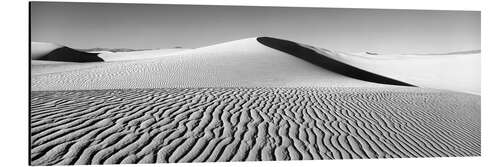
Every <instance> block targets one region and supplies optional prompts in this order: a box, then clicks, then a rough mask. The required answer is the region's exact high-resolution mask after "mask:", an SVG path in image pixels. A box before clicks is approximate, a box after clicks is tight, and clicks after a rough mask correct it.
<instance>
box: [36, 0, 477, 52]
mask: <svg viewBox="0 0 500 167" xmlns="http://www.w3.org/2000/svg"><path fill="white" fill-rule="evenodd" d="M30 17H31V40H32V41H40V42H52V43H58V44H63V45H66V46H69V47H73V48H93V47H106V48H135V49H140V48H171V47H175V46H182V47H186V48H196V47H202V46H207V45H211V44H216V43H220V42H225V41H231V40H237V39H241V38H248V37H257V36H271V37H277V38H283V39H288V40H292V41H297V42H302V43H306V44H310V45H313V46H317V47H323V48H326V49H331V50H340V51H347V52H364V51H371V52H380V53H441V52H452V51H463V50H476V49H480V44H481V43H480V40H481V39H480V38H481V37H480V33H481V27H480V24H481V20H480V12H478V11H423V10H385V9H384V10H382V9H340V8H283V7H238V6H190V5H166V4H103V3H57V2H50V3H49V2H32V3H31V16H30Z"/></svg>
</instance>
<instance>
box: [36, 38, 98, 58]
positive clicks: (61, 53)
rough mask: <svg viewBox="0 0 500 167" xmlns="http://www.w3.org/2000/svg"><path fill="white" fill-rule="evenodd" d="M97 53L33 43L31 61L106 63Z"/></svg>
mask: <svg viewBox="0 0 500 167" xmlns="http://www.w3.org/2000/svg"><path fill="white" fill-rule="evenodd" d="M97 55H98V54H97V53H87V52H83V51H78V50H75V49H72V48H69V47H66V46H60V45H55V44H50V43H41V42H32V43H31V59H33V60H48V61H62V62H100V61H104V60H103V59H101V58H100V57H99V56H97Z"/></svg>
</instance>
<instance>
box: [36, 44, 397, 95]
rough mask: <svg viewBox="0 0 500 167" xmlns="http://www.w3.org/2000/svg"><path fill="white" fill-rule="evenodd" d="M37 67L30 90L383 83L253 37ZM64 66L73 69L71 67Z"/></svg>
mask: <svg viewBox="0 0 500 167" xmlns="http://www.w3.org/2000/svg"><path fill="white" fill-rule="evenodd" d="M70 66H71V67H69V66H66V67H65V68H60V69H61V70H62V71H61V72H58V71H57V70H51V72H50V73H43V74H39V73H37V72H33V73H32V76H31V79H32V86H31V88H32V90H35V91H40V90H82V89H84V90H88V89H120V88H165V87H339V86H343V87H367V86H369V87H384V86H388V85H382V84H376V83H371V82H365V81H361V80H357V79H353V78H350V77H346V76H343V75H340V74H336V73H333V72H331V71H328V70H326V69H323V68H321V67H318V66H316V65H314V64H311V63H309V62H306V61H303V60H301V59H299V58H296V57H294V56H291V55H289V54H286V53H283V52H280V51H278V50H275V49H272V48H269V47H266V46H264V45H262V44H260V43H259V42H257V41H256V39H255V38H248V39H243V40H237V41H231V42H227V43H222V44H218V45H213V46H208V47H203V48H198V49H193V50H187V51H180V52H174V53H171V54H169V55H168V56H164V57H161V58H156V59H144V60H136V61H117V62H108V63H97V64H96V63H93V64H92V65H91V66H92V68H87V67H88V66H89V65H88V64H87V63H78V64H72V65H70ZM66 69H74V70H72V71H67V70H66Z"/></svg>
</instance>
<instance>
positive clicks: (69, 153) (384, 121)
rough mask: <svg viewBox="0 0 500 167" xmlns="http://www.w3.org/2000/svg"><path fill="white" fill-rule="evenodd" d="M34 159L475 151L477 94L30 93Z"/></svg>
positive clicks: (82, 160)
mask: <svg viewBox="0 0 500 167" xmlns="http://www.w3.org/2000/svg"><path fill="white" fill-rule="evenodd" d="M31 102H32V113H31V136H32V137H31V142H32V149H31V155H32V159H31V160H32V163H33V165H54V164H58V165H67V164H116V163H155V162H207V161H210V162H211V161H256V160H257V161H260V160H299V159H351V158H392V157H436V156H478V155H480V130H479V126H480V123H479V119H480V115H479V110H480V104H479V96H475V95H470V94H462V93H453V92H442V91H428V90H422V89H395V90H388V89H373V88H371V89H363V88H336V89H320V88H191V89H133V90H94V91H43V92H32V97H31Z"/></svg>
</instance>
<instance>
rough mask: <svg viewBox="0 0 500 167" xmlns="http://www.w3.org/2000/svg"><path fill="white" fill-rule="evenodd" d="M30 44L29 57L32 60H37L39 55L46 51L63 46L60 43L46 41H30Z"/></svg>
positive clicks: (45, 53) (43, 54)
mask: <svg viewBox="0 0 500 167" xmlns="http://www.w3.org/2000/svg"><path fill="white" fill-rule="evenodd" d="M30 44H31V46H30V47H31V52H30V57H31V59H32V60H37V59H39V58H40V57H42V56H45V55H47V54H48V53H50V52H52V51H54V50H56V49H58V48H62V47H63V46H62V45H57V44H53V43H46V42H31V43H30Z"/></svg>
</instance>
